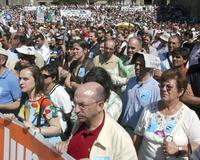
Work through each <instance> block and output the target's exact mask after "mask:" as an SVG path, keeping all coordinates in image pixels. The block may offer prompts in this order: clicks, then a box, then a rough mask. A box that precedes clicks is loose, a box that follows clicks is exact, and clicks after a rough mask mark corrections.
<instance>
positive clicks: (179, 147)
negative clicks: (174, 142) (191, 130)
mask: <svg viewBox="0 0 200 160" xmlns="http://www.w3.org/2000/svg"><path fill="white" fill-rule="evenodd" d="M182 151H183V147H181V146H178V154H180V153H181V152H182Z"/></svg>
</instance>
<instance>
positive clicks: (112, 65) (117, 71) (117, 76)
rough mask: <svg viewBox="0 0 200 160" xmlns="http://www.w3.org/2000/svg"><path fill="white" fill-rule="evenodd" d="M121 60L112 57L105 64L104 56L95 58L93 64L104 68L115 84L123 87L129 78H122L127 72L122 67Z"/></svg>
mask: <svg viewBox="0 0 200 160" xmlns="http://www.w3.org/2000/svg"><path fill="white" fill-rule="evenodd" d="M120 61H121V60H120V59H119V58H118V57H117V56H115V55H112V56H111V57H110V59H109V60H108V61H106V62H105V60H104V58H103V56H102V55H98V56H96V57H95V58H94V60H93V63H94V66H95V67H102V68H104V69H105V70H106V71H107V72H108V73H109V74H110V76H111V78H112V80H113V84H114V85H116V86H121V85H124V84H126V82H127V78H126V77H123V76H122V73H123V72H125V71H124V68H123V67H121V65H120Z"/></svg>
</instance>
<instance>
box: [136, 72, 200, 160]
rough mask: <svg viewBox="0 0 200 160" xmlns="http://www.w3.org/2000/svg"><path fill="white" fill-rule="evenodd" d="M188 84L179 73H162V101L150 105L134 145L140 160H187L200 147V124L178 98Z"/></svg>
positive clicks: (137, 128) (195, 116) (143, 114)
mask: <svg viewBox="0 0 200 160" xmlns="http://www.w3.org/2000/svg"><path fill="white" fill-rule="evenodd" d="M186 87H187V81H186V79H185V77H183V76H182V75H181V74H180V73H179V72H178V71H176V70H167V71H165V72H163V74H162V76H161V82H160V93H161V100H160V101H158V102H156V103H153V104H151V105H149V106H147V107H146V108H145V109H144V110H143V113H142V114H141V116H140V119H139V121H138V124H137V127H136V129H135V131H134V132H135V135H134V136H133V142H134V145H135V148H136V150H137V153H138V159H139V160H147V159H155V160H157V159H159V160H162V159H163V160H164V159H166V158H167V159H168V158H169V159H176V158H179V159H188V154H189V153H190V151H191V150H193V149H195V148H196V147H197V145H198V144H200V134H199V132H200V121H199V119H198V116H197V115H196V113H195V112H194V111H192V110H191V109H189V108H188V107H187V106H186V105H185V104H183V103H182V102H181V101H180V100H179V98H180V97H181V96H182V94H183V92H184V90H185V89H186Z"/></svg>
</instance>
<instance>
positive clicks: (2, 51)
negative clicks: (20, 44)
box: [0, 48, 8, 57]
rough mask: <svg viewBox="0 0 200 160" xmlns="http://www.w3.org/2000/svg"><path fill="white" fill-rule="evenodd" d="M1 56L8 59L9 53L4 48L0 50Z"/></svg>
mask: <svg viewBox="0 0 200 160" xmlns="http://www.w3.org/2000/svg"><path fill="white" fill-rule="evenodd" d="M0 54H1V55H4V56H7V57H8V53H7V51H6V50H5V49H3V48H0Z"/></svg>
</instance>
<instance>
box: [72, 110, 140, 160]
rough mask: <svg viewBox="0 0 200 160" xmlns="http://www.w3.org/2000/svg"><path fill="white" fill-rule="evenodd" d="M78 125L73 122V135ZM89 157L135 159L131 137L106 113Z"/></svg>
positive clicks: (111, 159)
mask: <svg viewBox="0 0 200 160" xmlns="http://www.w3.org/2000/svg"><path fill="white" fill-rule="evenodd" d="M79 125H80V124H79V123H78V122H77V123H75V125H74V128H73V130H72V134H73V135H74V133H76V130H77V128H78V126H79ZM76 147H77V146H76ZM89 159H91V160H95V159H110V160H137V155H136V152H135V148H134V146H133V142H132V140H131V137H130V136H129V135H128V133H127V132H126V131H125V130H124V129H123V128H122V127H121V126H120V125H119V124H118V123H117V122H116V121H115V120H113V119H112V118H111V117H110V116H109V115H108V114H107V113H106V114H105V121H104V125H103V127H102V129H101V131H100V133H99V135H98V137H97V139H96V140H95V141H94V143H93V145H92V148H91V151H90V155H89Z"/></svg>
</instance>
